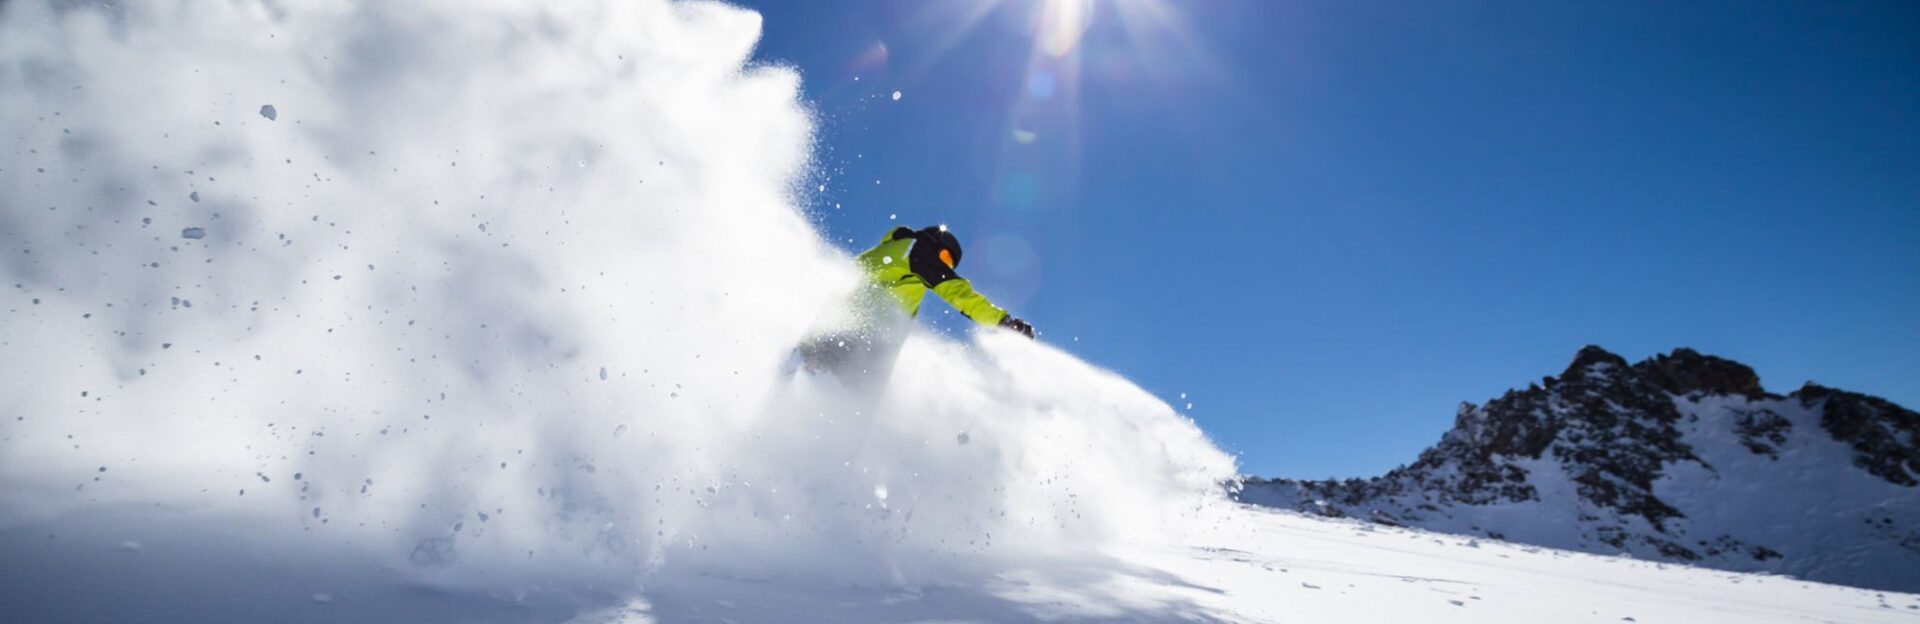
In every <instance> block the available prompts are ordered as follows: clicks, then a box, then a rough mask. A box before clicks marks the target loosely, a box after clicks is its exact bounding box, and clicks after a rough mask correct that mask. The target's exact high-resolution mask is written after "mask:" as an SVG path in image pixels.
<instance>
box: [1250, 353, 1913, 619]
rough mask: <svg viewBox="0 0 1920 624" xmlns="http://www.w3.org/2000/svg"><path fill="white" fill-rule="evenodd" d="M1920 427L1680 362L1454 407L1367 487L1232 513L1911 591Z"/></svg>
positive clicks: (1576, 370)
mask: <svg viewBox="0 0 1920 624" xmlns="http://www.w3.org/2000/svg"><path fill="white" fill-rule="evenodd" d="M1916 431H1920V415H1916V414H1914V413H1913V412H1911V411H1907V410H1905V409H1903V408H1900V407H1899V406H1896V405H1893V404H1891V403H1887V402H1885V401H1882V400H1880V399H1876V398H1873V397H1868V396H1864V395H1859V394H1854V393H1848V392H1843V391H1838V390H1833V389H1829V388H1824V387H1820V386H1817V385H1812V384H1809V385H1808V386H1807V387H1805V388H1802V389H1801V390H1798V391H1796V392H1794V393H1792V394H1790V395H1786V396H1780V395H1774V394H1769V393H1767V392H1766V391H1765V390H1764V389H1763V388H1762V387H1761V386H1760V383H1759V378H1758V377H1757V376H1756V375H1754V374H1753V371H1752V370H1751V369H1749V368H1747V367H1746V366H1743V365H1740V364H1738V363H1735V362H1730V361H1727V360H1723V359H1720V358H1715V357H1712V356H1706V355H1701V354H1698V353H1695V352H1692V351H1689V350H1685V349H1681V350H1678V351H1675V352H1674V353H1672V354H1670V355H1663V356H1659V357H1656V358H1652V359H1649V360H1647V361H1644V362H1641V363H1639V364H1635V365H1631V366H1629V365H1628V364H1627V363H1626V361H1625V360H1622V359H1620V358H1619V357H1618V356H1615V355H1613V354H1611V353H1607V352H1605V351H1602V350H1600V349H1598V348H1595V347H1588V348H1587V349H1586V350H1583V351H1582V352H1581V353H1580V354H1579V355H1578V356H1577V357H1576V358H1575V360H1574V363H1573V365H1572V366H1570V367H1569V368H1568V369H1567V371H1566V372H1565V373H1563V374H1562V375H1561V376H1559V377H1557V378H1548V379H1547V380H1545V382H1544V383H1543V384H1540V385H1534V386H1531V387H1529V388H1528V389H1526V390H1522V391H1514V392H1510V393H1508V394H1507V395H1506V396H1504V397H1501V398H1499V399H1496V400H1494V401H1492V402H1489V403H1488V404H1487V405H1485V406H1472V405H1468V406H1463V407H1462V408H1461V411H1460V418H1459V423H1458V424H1457V425H1456V427H1455V429H1454V430H1453V431H1450V432H1448V433H1447V434H1446V435H1445V436H1444V437H1443V439H1442V441H1441V442H1440V444H1438V445H1436V446H1434V447H1433V448H1432V449H1429V450H1428V451H1427V452H1425V453H1423V454H1422V455H1421V457H1420V459H1419V460H1418V461H1417V462H1415V463H1413V464H1411V465H1408V466H1404V467H1401V468H1399V469H1396V470H1394V471H1393V472H1391V473H1389V474H1387V475H1385V476H1383V477H1380V478H1376V479H1371V480H1365V481H1346V482H1300V481H1288V480H1272V481H1268V480H1253V481H1250V482H1249V483H1248V484H1247V488H1246V490H1244V491H1243V492H1242V493H1241V498H1242V499H1243V500H1247V501H1250V502H1257V503H1262V504H1267V505H1272V506H1278V507H1284V508H1290V509H1299V510H1303V511H1308V512H1312V513H1320V514H1326V515H1336V516H1349V517H1357V518H1368V519H1372V520H1375V521H1378V522H1383V523H1389V524H1394V525H1403V526H1418V527H1424V528H1428V529H1433V530H1439V531H1447V532H1453V533H1463V534H1470V535H1478V536H1497V537H1499V538H1501V539H1506V540H1511V541H1515V542H1522V543H1527V544H1539V545H1545V546H1551V547H1555V548H1564V549H1572V550H1582V551H1588V552H1597V553H1606V554H1613V553H1628V554H1631V555H1633V556H1635V557H1640V558H1645V559H1655V560H1663V561H1670V562H1684V563H1693V564H1698V565H1704V566H1711V567H1715V568H1721V569H1728V570H1743V571H1761V572H1771V573H1778V574H1786V575H1791V576H1795V577H1799V578H1806V579H1812V580H1819V581H1826V582H1834V583H1844V584H1850V585H1858V586H1862V587H1878V588H1887V589H1899V590H1904V591H1915V590H1920V487H1916V486H1917V485H1920V480H1916V478H1915V477H1916V475H1920V452H1916V449H1917V448H1920V447H1916V445H1915V442H1916V440H1915V435H1916Z"/></svg>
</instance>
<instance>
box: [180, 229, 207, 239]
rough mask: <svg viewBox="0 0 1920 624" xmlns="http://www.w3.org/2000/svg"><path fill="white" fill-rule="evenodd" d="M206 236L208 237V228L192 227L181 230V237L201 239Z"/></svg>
mask: <svg viewBox="0 0 1920 624" xmlns="http://www.w3.org/2000/svg"><path fill="white" fill-rule="evenodd" d="M206 237H207V230H206V228H197V227H190V228H187V229H184V230H180V238H190V239H194V240H199V239H202V238H206Z"/></svg>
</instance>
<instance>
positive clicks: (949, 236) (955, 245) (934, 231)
mask: <svg viewBox="0 0 1920 624" xmlns="http://www.w3.org/2000/svg"><path fill="white" fill-rule="evenodd" d="M920 234H921V235H922V236H923V237H925V240H929V241H933V242H934V243H936V244H938V245H940V248H941V249H945V250H947V251H949V252H952V253H953V265H954V266H960V239H959V238H958V237H956V236H954V235H953V232H948V231H947V226H944V225H935V226H931V227H928V228H926V229H924V230H920Z"/></svg>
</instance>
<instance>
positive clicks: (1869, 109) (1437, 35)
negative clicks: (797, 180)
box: [745, 0, 1920, 477]
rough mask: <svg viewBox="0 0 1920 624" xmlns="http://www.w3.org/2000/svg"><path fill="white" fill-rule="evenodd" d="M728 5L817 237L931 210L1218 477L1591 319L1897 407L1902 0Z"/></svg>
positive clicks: (1499, 370)
mask: <svg viewBox="0 0 1920 624" xmlns="http://www.w3.org/2000/svg"><path fill="white" fill-rule="evenodd" d="M745 4H747V5H748V6H750V7H752V8H755V9H757V10H760V11H761V12H762V13H763V14H764V15H765V17H766V25H765V37H764V39H763V41H762V44H761V46H760V48H759V50H758V52H757V57H758V58H759V59H761V60H763V61H767V62H777V63H782V64H789V65H792V66H794V67H797V68H798V69H799V70H800V71H801V72H802V74H803V75H804V78H805V81H806V92H807V97H808V99H809V100H810V101H811V103H812V104H813V105H814V106H815V107H816V110H817V113H818V115H819V118H820V120H821V129H820V135H819V143H820V144H819V148H818V150H817V151H818V154H819V160H820V168H821V171H822V179H821V180H819V181H817V183H822V184H825V185H826V190H825V191H824V192H818V191H810V193H809V195H808V196H807V201H808V202H810V204H811V205H810V206H809V209H810V210H811V211H812V212H813V213H814V214H816V215H817V216H818V219H819V221H820V222H821V225H822V226H823V227H824V229H825V230H826V231H827V232H829V233H830V234H831V235H833V236H835V237H837V238H838V239H839V241H840V242H841V243H842V244H843V245H844V246H846V247H848V249H850V250H854V249H855V248H856V247H862V248H863V247H864V246H865V245H867V244H870V241H871V240H872V239H874V238H875V237H877V236H878V235H879V234H880V233H881V232H883V231H884V230H885V229H886V228H887V227H889V226H890V225H892V223H890V222H889V220H888V217H889V215H891V214H897V215H899V218H900V222H901V223H905V224H909V225H915V226H918V225H924V224H931V223H936V222H946V223H948V224H951V225H952V227H953V228H954V229H955V230H956V231H957V232H958V233H959V234H960V235H961V236H962V239H963V240H964V241H966V242H967V243H968V248H967V257H966V260H965V262H964V263H963V264H962V266H961V267H960V269H961V270H960V272H961V274H963V275H966V276H968V277H970V278H972V279H973V281H974V282H975V283H976V285H977V287H978V288H979V289H980V290H982V291H983V292H985V293H987V294H988V295H990V296H994V297H995V298H996V299H998V300H1000V301H1001V302H1003V303H1004V304H1006V306H1007V307H1009V308H1011V309H1013V310H1014V312H1015V313H1016V314H1018V315H1020V316H1023V317H1026V318H1028V319H1030V320H1032V321H1033V322H1034V323H1035V324H1036V325H1038V326H1039V327H1040V328H1041V329H1042V331H1043V332H1045V333H1044V336H1043V338H1044V339H1045V340H1047V341H1048V342H1052V343H1055V344H1060V345H1062V346H1064V347H1065V348H1067V349H1069V350H1071V351H1073V352H1075V353H1077V354H1079V355H1081V356H1082V357H1084V358H1086V359H1088V360H1090V361H1093V362H1095V363H1098V364H1100V365H1102V366H1105V367H1108V368H1111V369H1113V370H1116V371H1118V372H1120V373H1121V374H1124V375H1126V376H1128V377H1129V378H1131V379H1133V380H1134V381H1136V382H1137V383H1139V384H1141V385H1142V386H1144V387H1146V388H1147V389H1149V390H1151V391H1153V392H1155V393H1157V394H1159V395H1161V396H1163V397H1165V398H1167V399H1168V400H1169V401H1170V402H1173V403H1175V404H1176V405H1179V406H1184V404H1185V403H1186V402H1187V401H1182V400H1179V399H1178V398H1177V397H1178V395H1179V393H1181V392H1185V393H1188V394H1189V396H1190V397H1191V399H1190V400H1191V402H1192V403H1193V409H1192V410H1191V414H1192V416H1193V417H1194V419H1195V420H1197V421H1198V422H1199V423H1200V424H1201V426H1202V427H1204V428H1205V429H1206V430H1207V431H1208V432H1209V433H1210V434H1212V435H1213V436H1214V438H1215V440H1217V441H1218V442H1219V443H1220V444H1221V445H1222V446H1223V447H1225V448H1227V449H1228V450H1229V451H1233V452H1237V453H1240V454H1241V460H1242V465H1243V468H1244V470H1246V471H1247V472H1249V473H1253V474H1261V475H1280V476H1293V477H1327V476H1337V477H1347V476H1367V475H1372V474H1377V473H1380V472H1382V471H1384V470H1387V469H1389V468H1392V467H1393V466H1395V465H1398V464H1400V463H1403V462H1407V461H1410V460H1412V459H1413V458H1414V456H1415V455H1416V454H1417V453H1418V452H1419V451H1420V450H1421V449H1423V448H1425V447H1426V446H1428V445H1430V444H1432V443H1433V442H1435V441H1436V440H1438V438H1439V436H1440V434H1441V433H1442V432H1443V431H1445V430H1446V429H1447V428H1448V427H1449V426H1450V425H1451V424H1452V421H1453V416H1454V410H1455V406H1456V405H1457V404H1458V403H1459V402H1460V401H1473V402H1476V403H1477V402H1481V401H1484V400H1486V399H1488V398H1490V397H1493V396H1496V395H1498V394H1499V393H1501V392H1503V391H1504V390H1506V389H1507V388H1510V387H1524V386H1525V385H1526V384H1527V383H1528V382H1529V381H1534V380H1537V379H1539V378H1540V376H1542V375H1548V374H1558V373H1559V372H1560V370H1561V369H1562V368H1563V367H1564V366H1565V365H1566V364H1567V362H1568V361H1569V360H1570V359H1571V357H1572V355H1573V353H1574V351H1575V350H1577V349H1578V348H1579V347H1580V346H1581V345H1584V344H1588V343H1596V344H1600V345H1602V346H1604V347H1606V348H1608V349H1610V350H1613V351H1615V352H1617V353H1620V354H1622V355H1624V356H1626V357H1627V358H1628V359H1631V360H1639V359H1641V358H1644V357H1647V356H1650V355H1652V354H1654V353H1656V352H1663V351H1666V350H1669V349H1672V348H1674V347H1678V346H1692V347H1695V348H1697V349H1700V350H1702V351H1705V352H1708V353H1713V354H1718V355H1721V356H1725V357H1730V358H1733V359H1737V360H1739V361H1742V362H1745V363H1747V364H1749V365H1752V366H1754V367H1755V368H1756V369H1757V370H1758V371H1759V372H1760V374H1761V377H1762V380H1763V382H1765V383H1766V384H1767V386H1768V388H1769V389H1771V390H1775V391H1779V392H1787V391H1791V390H1793V389H1795V388H1797V387H1799V385H1800V384H1801V382H1803V381H1805V380H1808V379H1814V380H1818V381H1820V382H1822V383H1825V384H1828V385H1835V386H1839V387H1843V388H1847V389H1853V390H1858V391H1863V392H1868V393H1873V394H1878V395H1882V396H1885V397H1887V398H1889V399H1892V400H1894V401H1896V402H1900V403H1902V404H1904V405H1906V406H1908V407H1920V3H1913V2H1831V3H1829V2H1812V1H1807V2H1759V1H1746V0H1743V1H1739V2H1725V3H1720V2H1679V3H1668V2H1616V1H1603V2H1537V1H1532V0H1515V1H1501V2H1400V3H1383V2H1368V1H1360V2H1354V1H1347V0H1341V1H1337V2H1335V1H1271V0H1244V1H1224V0H1222V1H1210V0H1171V1H1169V0H1094V2H1093V17H1092V20H1091V22H1090V25H1089V27H1088V28H1087V30H1086V32H1085V36H1084V37H1082V38H1080V39H1079V40H1078V43H1077V45H1074V46H1072V47H1071V48H1070V49H1067V52H1066V53H1065V54H1061V55H1055V54H1053V53H1051V52H1050V51H1046V50H1041V49H1039V48H1037V47H1036V45H1035V43H1034V42H1035V24H1036V22H1038V21H1040V20H1039V19H1038V18H1036V17H1035V16H1036V12H1037V11H1040V10H1042V9H1043V8H1044V7H1043V4H1044V3H1043V2H1042V1H1041V0H1000V1H999V2H995V1H993V0H933V1H923V0H888V1H872V2H813V1H805V2H802V1H791V0H780V1H766V2H747V3H745ZM969 7H979V8H978V10H977V11H976V12H984V15H983V16H982V17H980V18H979V19H977V20H973V21H971V22H969V21H968V20H966V19H964V18H963V16H962V14H963V13H965V12H967V11H968V8H969ZM1123 7H1132V8H1133V9H1134V10H1133V11H1132V14H1133V19H1131V20H1123V19H1121V17H1122V12H1121V10H1120V9H1121V8H1123ZM1155 8H1158V9H1160V10H1161V12H1162V13H1163V16H1162V17H1161V18H1143V14H1151V13H1153V11H1151V9H1155ZM1143 9H1147V10H1143ZM1166 16H1171V18H1167V17H1166ZM1068 41H1071V39H1068ZM881 45H884V46H885V49H886V54H884V55H881V54H878V53H877V50H878V49H879V46H881ZM1042 47H1044V46H1042ZM1054 49H1056V50H1057V49H1066V48H1063V47H1062V46H1057V45H1056V46H1054ZM856 77H857V78H858V79H857V80H856ZM895 90H898V91H900V92H901V94H902V98H901V99H900V100H899V101H894V100H893V99H892V97H891V94H892V92H893V91H895ZM876 181H878V184H876ZM812 188H817V187H810V189H812ZM836 206H838V207H836ZM849 238H852V239H856V240H855V242H847V239H849ZM942 309H944V307H942V306H939V305H938V304H930V307H929V310H942Z"/></svg>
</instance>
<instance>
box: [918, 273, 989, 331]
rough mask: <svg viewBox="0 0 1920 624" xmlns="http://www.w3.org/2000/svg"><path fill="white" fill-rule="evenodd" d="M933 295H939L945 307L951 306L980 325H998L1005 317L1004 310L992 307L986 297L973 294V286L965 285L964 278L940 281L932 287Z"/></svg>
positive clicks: (956, 277)
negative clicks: (944, 302) (945, 304)
mask: <svg viewBox="0 0 1920 624" xmlns="http://www.w3.org/2000/svg"><path fill="white" fill-rule="evenodd" d="M933 294H936V295H940V298H941V299H944V300H946V302H947V305H950V306H953V309H955V310H959V311H960V313H961V314H965V315H967V318H970V319H973V321H974V322H976V323H979V324H981V325H987V326H993V325H999V324H1000V319H1004V318H1006V317H1007V311H1006V310H1002V309H1000V307H999V306H996V305H993V302H992V301H988V300H987V297H986V295H982V294H980V293H977V292H974V291H973V284H969V283H967V280H966V278H962V277H958V276H955V277H953V278H951V279H947V280H942V281H941V282H940V283H939V284H938V285H935V286H934V287H933Z"/></svg>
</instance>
